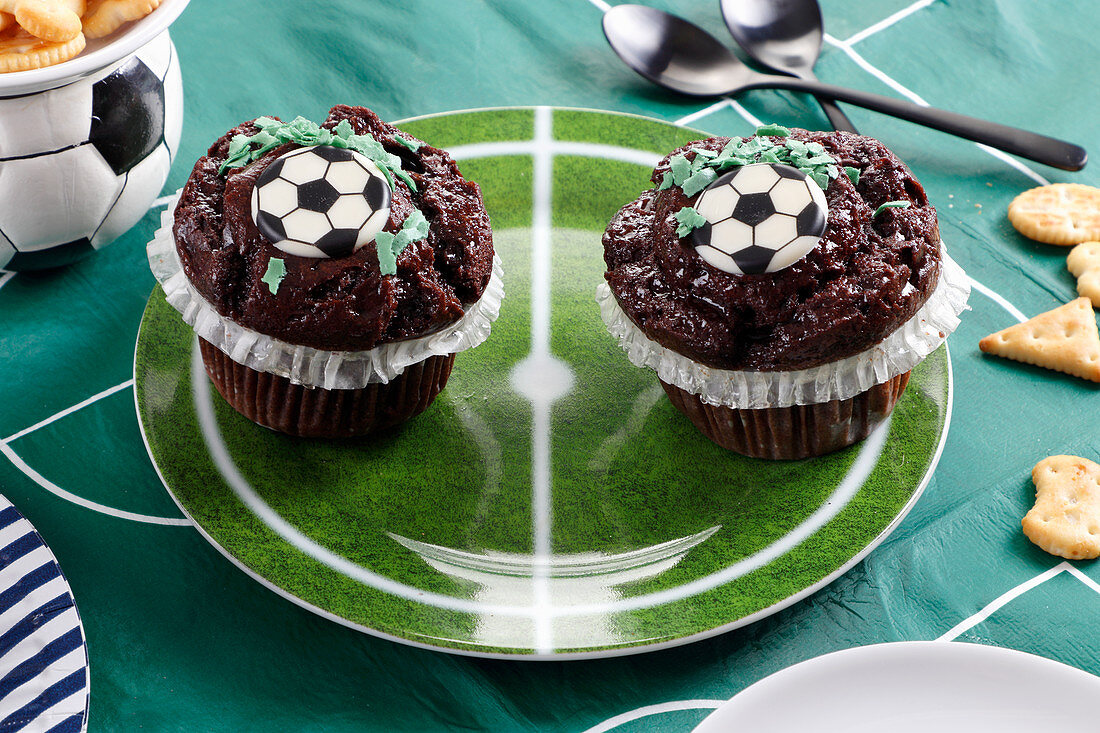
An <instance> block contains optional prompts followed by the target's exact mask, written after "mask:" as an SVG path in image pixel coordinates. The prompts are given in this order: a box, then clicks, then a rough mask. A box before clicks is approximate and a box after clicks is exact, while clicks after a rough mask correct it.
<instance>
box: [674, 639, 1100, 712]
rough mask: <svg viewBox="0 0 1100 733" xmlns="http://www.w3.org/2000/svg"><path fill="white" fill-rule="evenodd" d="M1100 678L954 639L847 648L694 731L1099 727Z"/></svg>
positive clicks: (760, 685) (739, 699) (732, 703)
mask: <svg viewBox="0 0 1100 733" xmlns="http://www.w3.org/2000/svg"><path fill="white" fill-rule="evenodd" d="M1097 700H1100V677H1095V676H1093V675H1091V674H1088V673H1087V672H1082V671H1081V670H1079V669H1076V668H1074V667H1069V666H1066V665H1064V664H1061V663H1059V662H1054V661H1051V660H1049V659H1045V658H1043V657H1037V656H1035V655H1032V654H1025V653H1023V652H1018V651H1013V650H1011V649H1002V648H1000V647H993V646H984V645H981V644H969V643H962V642H940V641H910V642H898V643H893V644H876V645H873V646H864V647H857V648H855V649H846V650H844V651H840V652H834V653H832V654H826V655H825V656H822V657H817V658H816V659H810V660H808V661H805V662H802V663H801V664H796V665H794V666H793V667H788V668H787V669H784V670H781V671H779V672H776V673H775V674H773V675H771V676H770V677H766V678H764V679H763V680H760V681H759V682H757V683H756V684H754V685H752V686H750V687H748V688H746V689H745V690H743V691H742V692H741V693H740V694H738V695H736V696H735V697H733V699H731V700H729V701H728V702H726V703H724V704H723V705H722V706H721V707H719V708H718V709H717V710H715V711H714V712H713V713H712V714H711V715H709V716H708V717H707V718H706V719H705V720H704V721H703V722H702V723H701V724H700V725H699V727H697V728H696V729H695V733H719V732H720V731H721V732H723V733H725V732H726V731H752V732H753V733H790V732H791V731H800V730H806V731H809V730H812V731H815V733H833V732H834V731H835V732H836V733H840V732H841V731H843V733H871V732H872V731H874V733H883V732H884V731H889V733H917V732H918V731H919V732H920V733H928V731H932V730H934V731H937V733H955V732H958V733H963V732H964V731H965V733H994V732H995V733H1035V732H1036V731H1055V730H1066V731H1071V730H1079V731H1085V730H1100V716H1098V714H1097V707H1096V705H1097Z"/></svg>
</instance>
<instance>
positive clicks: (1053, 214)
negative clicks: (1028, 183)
mask: <svg viewBox="0 0 1100 733" xmlns="http://www.w3.org/2000/svg"><path fill="white" fill-rule="evenodd" d="M1008 220H1009V221H1010V222H1012V226H1014V227H1016V231H1018V232H1020V234H1023V235H1024V236H1025V237H1028V238H1029V239H1034V240H1035V241H1037V242H1045V243H1046V244H1060V245H1063V246H1070V245H1074V244H1080V243H1081V242H1087V241H1090V240H1093V239H1100V188H1095V187H1093V186H1085V185H1083V184H1080V183H1054V184H1051V185H1049V186H1039V187H1038V188H1033V189H1031V190H1029V191H1024V192H1023V193H1021V194H1020V195H1019V196H1017V197H1016V198H1015V199H1013V200H1012V203H1011V204H1009V205H1008Z"/></svg>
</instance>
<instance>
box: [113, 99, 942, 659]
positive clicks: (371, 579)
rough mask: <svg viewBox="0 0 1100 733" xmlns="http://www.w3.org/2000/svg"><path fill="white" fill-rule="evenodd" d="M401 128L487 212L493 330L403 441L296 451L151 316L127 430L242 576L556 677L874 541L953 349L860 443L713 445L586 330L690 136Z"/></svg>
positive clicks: (821, 572)
mask: <svg viewBox="0 0 1100 733" xmlns="http://www.w3.org/2000/svg"><path fill="white" fill-rule="evenodd" d="M402 127H403V128H404V129H406V130H408V131H409V132H410V133H412V134H414V135H416V136H418V137H420V138H422V139H424V140H426V141H428V142H430V143H431V144H433V145H436V146H439V147H445V148H448V149H450V150H451V151H452V153H453V154H454V155H455V157H456V159H458V161H459V165H460V167H461V168H462V171H463V173H464V174H465V175H466V176H467V177H469V178H471V179H472V180H475V181H477V182H478V183H479V184H480V185H481V188H482V191H483V193H484V195H485V202H486V205H487V207H488V209H489V213H490V215H491V217H492V220H493V228H494V239H495V243H496V248H497V252H498V253H499V255H500V257H501V259H502V261H503V266H504V283H505V290H506V293H507V295H506V296H505V299H504V303H503V306H502V308H501V314H500V318H499V320H498V321H497V322H496V323H495V324H494V327H493V333H492V336H490V338H489V340H488V341H487V342H486V343H484V344H483V345H481V346H479V347H477V348H476V349H473V350H471V351H467V352H463V353H461V354H459V355H458V357H457V360H456V362H455V367H454V372H453V374H452V376H451V379H450V382H449V383H448V385H447V388H446V389H445V390H444V391H443V393H442V394H441V395H440V396H439V398H438V399H437V400H436V401H435V403H434V404H433V405H432V406H431V407H430V408H429V409H428V410H427V411H426V412H425V413H423V414H422V415H420V416H419V417H417V418H415V419H414V420H412V421H410V422H409V423H407V424H406V425H404V426H402V427H400V428H399V429H397V430H395V431H393V432H390V433H387V434H385V435H382V436H377V437H373V438H369V439H363V440H356V441H319V440H305V439H298V438H292V437H288V436H285V435H281V434H278V433H274V432H272V431H270V430H267V429H265V428H262V427H259V426H257V425H255V424H253V423H251V422H249V421H248V420H246V419H245V418H244V417H242V416H240V415H239V414H237V413H236V412H234V411H233V410H232V409H231V408H230V407H229V406H228V405H227V404H226V403H225V402H224V401H223V400H222V399H221V397H220V396H219V395H218V394H217V392H216V391H215V390H214V389H213V388H212V386H211V385H210V383H209V380H207V379H206V377H205V374H204V373H203V368H202V363H201V358H200V357H199V356H198V353H197V351H198V349H197V345H196V343H195V340H194V336H193V334H192V332H191V330H190V329H189V328H188V327H187V326H186V324H184V323H183V321H182V320H181V319H180V317H179V314H178V313H176V312H175V311H174V310H173V309H172V308H171V307H170V306H169V305H168V304H167V303H166V302H165V300H164V295H163V293H162V291H161V290H160V288H159V287H158V288H157V289H155V290H154V292H153V294H152V296H151V297H150V299H149V304H148V306H147V308H146V310H145V314H144V317H143V319H142V322H141V329H140V332H139V334H138V341H137V350H136V354H135V362H134V376H135V382H136V396H137V407H138V416H139V419H140V421H141V427H142V431H143V433H144V435H145V439H146V443H147V445H148V448H149V454H150V456H151V457H152V460H153V463H154V464H155V466H156V467H157V470H158V471H159V473H160V475H161V477H162V479H163V481H164V483H165V486H167V487H168V490H169V492H170V493H171V494H172V496H173V497H174V498H175V500H176V502H177V503H178V504H179V505H180V508H181V509H182V510H183V511H184V512H185V513H186V514H187V516H189V517H190V518H191V519H192V520H193V521H194V523H195V525H196V526H197V527H198V529H199V531H200V532H201V533H202V534H203V535H204V536H205V537H206V538H207V539H209V540H210V542H211V543H213V544H214V546H215V547H217V548H218V549H219V550H220V551H221V552H223V553H224V554H225V555H226V556H227V557H229V558H230V559H231V560H232V561H233V562H234V563H236V564H237V565H239V566H240V567H241V568H242V569H243V570H245V571H246V572H247V573H249V574H250V575H252V576H253V577H254V578H256V579H257V580H259V581H260V582H262V583H263V584H265V585H266V586H268V587H269V588H271V589H272V590H274V591H276V592H277V593H280V594H282V595H284V596H286V597H287V598H289V599H290V600H292V601H294V602H295V603H298V604H300V605H302V606H305V607H306V608H309V609H311V610H313V611H316V612H317V613H320V614H322V615H324V616H326V617H328V618H331V619H333V620H335V621H338V622H340V623H343V624H346V625H348V626H352V627H354V628H358V629H361V630H363V631H367V632H369V633H372V634H377V635H380V636H384V637H386V638H390V639H393V640H396V641H401V642H405V643H411V644H416V645H420V646H426V647H430V648H435V649H441V650H444V651H450V652H458V653H465V654H476V655H482V656H495V657H509V658H528V659H550V658H552V659H561V658H569V657H594V656H605V655H614V654H626V653H631V652H637V651H642V650H647V649H654V648H659V647H663V646H669V645H674V644H680V643H684V642H686V641H690V640H693V639H699V638H702V637H706V636H710V635H713V634H716V633H720V632H723V631H726V630H729V629H732V628H735V627H738V626H742V625H745V624H747V623H750V622H752V621H755V620H757V619H760V618H762V617H764V616H767V615H768V614H771V613H774V612H776V611H778V610H780V609H782V608H785V607H786V606H789V605H790V604H792V603H794V602H795V601H797V600H799V599H801V598H804V597H805V596H807V595H808V594H810V593H812V592H813V591H814V590H816V589H818V588H821V587H822V586H823V585H825V584H826V583H828V582H829V581H831V580H832V579H833V578H835V577H837V576H838V575H839V574H841V573H843V572H844V571H845V570H846V569H848V568H849V567H851V566H852V565H853V564H855V563H856V562H858V561H859V560H860V559H861V558H862V557H863V556H864V555H866V554H867V553H868V552H869V551H870V550H871V549H872V548H873V547H875V546H876V545H877V544H878V543H879V542H881V541H882V540H883V539H884V538H885V537H886V535H887V534H889V532H890V531H892V530H893V529H894V527H895V526H896V525H897V524H898V523H899V522H900V521H901V518H902V517H904V516H905V514H906V513H907V512H908V510H909V508H910V507H911V506H912V505H913V503H914V502H915V501H916V499H917V498H918V496H919V495H920V492H921V491H922V490H923V488H924V486H925V484H926V483H927V481H928V479H929V477H930V476H931V473H932V470H933V469H934V467H935V464H936V461H937V459H938V457H939V453H940V449H941V448H942V446H943V441H944V438H945V437H946V433H947V424H948V421H949V418H950V405H951V371H950V359H949V356H948V353H947V349H946V347H943V348H941V349H940V350H939V351H937V352H935V353H934V354H933V355H932V356H931V357H929V358H928V359H926V360H925V361H924V362H923V363H922V364H921V365H920V366H918V367H917V368H916V369H915V370H914V371H913V374H912V379H911V381H910V383H909V387H908V389H907V390H906V392H905V394H904V396H903V398H902V399H901V401H900V402H899V403H898V405H897V407H896V409H895V410H894V414H893V417H892V419H891V420H890V421H889V422H888V423H887V424H885V425H884V426H882V427H881V428H880V429H878V430H877V431H876V432H875V433H874V434H872V435H871V437H870V438H868V439H867V440H865V441H864V442H862V443H860V444H858V445H856V446H852V447H851V448H848V449H846V450H843V451H840V452H838V453H835V454H833V455H829V456H825V457H823V458H817V459H812V460H805V461H795V462H769V461H763V460H757V459H751V458H745V457H742V456H738V455H735V454H732V453H728V452H726V451H724V450H722V449H721V448H718V447H717V446H715V445H714V444H712V443H710V442H709V441H708V440H707V439H706V438H704V437H703V436H702V435H700V434H699V433H698V432H697V431H696V430H695V428H694V427H693V426H692V425H691V423H690V422H689V421H688V420H687V418H685V417H683V416H682V415H681V414H680V413H678V412H677V411H676V410H675V409H674V408H673V407H672V406H671V405H670V404H669V402H668V400H667V399H666V398H665V396H664V394H663V392H662V391H661V388H660V386H659V384H658V383H657V379H656V376H655V375H654V374H653V373H652V372H650V371H648V370H643V369H638V368H635V367H633V366H632V365H631V364H630V363H629V362H628V361H627V359H626V356H625V354H623V352H622V351H621V350H620V348H619V347H618V345H617V344H616V343H615V341H614V340H613V339H612V338H611V337H610V336H609V335H608V334H607V332H606V330H605V328H604V326H603V322H602V321H601V320H600V315H599V310H598V308H597V306H596V303H595V299H594V294H595V289H596V286H597V284H599V283H600V282H601V281H602V277H603V270H604V266H603V258H602V246H601V244H600V235H601V233H602V231H603V228H604V226H605V225H606V223H607V221H608V219H609V218H610V217H611V215H612V214H613V213H614V212H615V210H616V209H617V208H618V207H619V206H621V205H622V204H624V203H626V202H627V201H629V200H631V199H633V198H634V197H635V196H637V194H638V193H639V192H640V191H641V190H643V189H644V188H646V187H648V176H649V173H650V171H651V169H652V166H653V164H654V163H656V161H657V160H658V159H659V158H660V157H661V155H663V154H664V153H666V152H668V151H669V150H671V149H673V148H675V147H677V146H679V145H681V144H683V143H685V142H687V141H690V140H693V139H697V138H699V137H702V134H701V133H698V132H696V131H692V130H689V129H685V128H681V127H676V126H673V125H670V124H667V123H663V122H659V121H655V120H648V119H643V118H639V117H632V116H627V115H620V114H610V113H604V112H593V111H583V110H564V109H551V108H537V109H502V110H478V111H471V112H459V113H451V114H446V115H439V116H434V117H427V118H419V119H416V120H412V121H409V122H406V123H404V124H403V125H402Z"/></svg>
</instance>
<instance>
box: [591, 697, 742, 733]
mask: <svg viewBox="0 0 1100 733" xmlns="http://www.w3.org/2000/svg"><path fill="white" fill-rule="evenodd" d="M726 702H727V701H726V700H673V701H671V702H661V703H657V704H656V705H646V706H645V707H641V708H636V709H634V710H630V711H629V712H625V713H623V714H621V715H616V716H615V717H614V718H608V719H607V720H605V721H604V722H602V723H600V724H599V725H594V726H592V727H591V728H589V729H588V730H586V731H584V733H606V731H609V730H613V729H615V728H618V727H619V726H620V725H623V724H624V723H630V722H632V721H635V720H639V719H641V718H648V717H649V716H651V715H661V714H662V713H673V712H678V711H680V710H714V709H715V708H717V707H719V706H721V705H724V704H725V703H726Z"/></svg>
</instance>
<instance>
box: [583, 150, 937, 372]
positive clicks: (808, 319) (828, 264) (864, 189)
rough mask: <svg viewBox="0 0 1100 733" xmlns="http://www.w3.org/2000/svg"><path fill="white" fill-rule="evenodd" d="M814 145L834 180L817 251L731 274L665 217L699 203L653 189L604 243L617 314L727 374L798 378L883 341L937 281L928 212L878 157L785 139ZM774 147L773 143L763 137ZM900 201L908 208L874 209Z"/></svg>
mask: <svg viewBox="0 0 1100 733" xmlns="http://www.w3.org/2000/svg"><path fill="white" fill-rule="evenodd" d="M790 133H791V137H792V138H794V139H799V140H803V141H806V142H818V143H820V144H821V145H822V146H824V148H825V150H826V151H827V152H828V154H830V155H832V156H833V157H834V158H836V160H837V162H838V163H839V165H840V166H850V167H852V168H855V169H857V170H858V171H859V176H858V185H854V184H853V183H852V181H851V180H850V179H849V177H848V176H846V175H845V174H844V173H843V172H841V173H840V175H839V176H838V177H836V178H833V179H831V180H829V183H828V186H827V187H826V189H825V198H826V200H827V202H828V206H829V217H828V222H827V225H826V228H825V233H824V235H823V237H822V241H821V243H820V244H819V245H818V246H817V247H815V248H814V249H813V250H812V251H810V252H809V254H807V255H806V256H805V257H804V258H803V259H801V260H799V261H797V262H795V263H794V264H792V265H790V266H789V267H787V268H785V269H782V270H779V271H778V272H774V273H763V274H745V275H734V274H730V273H727V272H724V271H722V270H720V269H717V268H715V267H712V266H711V265H709V264H707V263H706V262H705V261H704V260H703V259H702V258H701V257H700V256H699V255H698V254H697V253H696V251H695V248H694V247H693V245H692V241H691V237H690V235H689V236H688V237H685V238H680V237H679V236H677V233H676V228H677V221H676V219H675V214H676V213H677V212H678V211H680V209H682V208H683V207H685V206H691V205H692V204H693V203H694V202H695V200H696V199H697V198H698V195H696V196H691V197H688V196H685V195H684V192H683V191H682V190H681V189H680V188H679V187H676V186H672V187H670V188H666V189H665V190H659V189H658V188H656V187H654V188H653V189H650V190H648V191H646V192H644V193H643V194H642V195H641V196H640V197H638V199H636V200H635V201H633V202H631V203H629V204H627V205H626V206H624V207H623V208H622V209H621V210H620V211H619V212H618V214H616V215H615V217H614V218H613V219H612V220H611V223H610V224H609V225H608V227H607V231H606V232H605V233H604V237H603V245H604V260H605V261H606V263H607V273H606V275H605V277H606V278H607V282H608V285H609V286H610V288H611V291H612V293H614V295H615V299H616V301H617V302H618V303H619V305H620V307H622V309H623V311H624V312H625V313H626V314H627V316H628V317H629V318H630V319H631V321H633V322H634V323H635V324H636V325H637V326H638V327H639V328H641V329H642V331H643V332H644V333H645V334H646V335H647V336H648V337H649V338H650V339H652V340H654V341H656V342H657V343H659V344H661V345H662V346H665V347H667V348H670V349H672V350H673V351H676V352H678V353H680V354H683V355H684V356H687V357H689V358H691V359H692V360H694V361H697V362H700V363H702V364H705V365H708V366H711V367H716V368H721V369H737V370H759V371H781V370H783V371H785V370H794V369H805V368H809V367H813V366H817V365H820V364H823V363H825V362H830V361H835V360H837V359H841V358H844V357H847V356H851V355H853V354H857V353H859V352H861V351H863V350H865V349H867V348H869V347H870V346H872V345H874V344H876V343H878V342H879V341H882V340H883V338H885V337H886V336H887V335H889V334H890V333H891V332H892V331H894V330H896V329H897V328H898V327H900V326H901V325H902V324H903V323H904V322H905V321H906V320H908V319H909V318H911V317H912V316H913V315H914V314H915V313H916V312H917V310H918V309H919V308H920V307H921V305H923V303H924V302H925V301H926V300H927V299H928V296H929V295H930V294H931V292H932V290H933V288H934V287H935V285H936V282H937V280H938V277H939V271H940V235H939V227H938V224H937V222H936V211H935V209H934V208H933V207H932V205H931V204H929V202H928V198H927V196H926V195H925V193H924V189H923V188H922V187H921V185H920V183H918V182H917V180H916V179H915V178H914V177H913V174H912V173H911V172H910V171H909V169H908V168H907V167H906V166H905V164H904V163H902V162H901V161H900V160H898V158H897V157H896V156H895V155H894V154H893V153H891V152H890V151H889V150H887V149H886V147H885V146H884V145H883V144H882V143H880V142H878V141H877V140H874V139H872V138H869V137H864V136H862V135H856V134H853V133H848V132H808V131H806V130H799V129H792V130H791V131H790ZM772 139H773V141H776V142H778V143H782V142H783V141H782V139H781V138H772ZM729 141H730V138H727V137H712V138H709V139H706V140H702V141H699V142H695V143H691V144H689V145H686V146H684V147H682V148H680V149H678V150H676V151H673V152H672V153H670V154H669V155H668V156H667V157H665V158H664V159H663V160H662V161H661V162H660V163H659V164H658V165H657V168H656V169H655V170H654V172H653V176H652V180H653V182H654V184H657V183H658V182H660V181H661V180H662V179H663V178H664V175H665V173H666V172H668V171H669V169H670V160H671V159H672V158H673V157H674V156H675V155H677V154H681V155H684V156H685V157H686V158H688V160H694V158H695V156H696V154H697V153H696V152H694V150H692V149H693V148H695V149H705V150H712V151H715V152H717V151H720V150H722V149H723V148H724V147H725V146H726V144H727V143H728V142H729ZM890 201H895V202H896V201H908V202H910V206H909V207H908V208H886V209H883V210H882V211H880V212H879V213H878V215H877V216H876V215H875V212H876V209H878V207H879V206H880V204H883V203H886V202H890Z"/></svg>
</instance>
